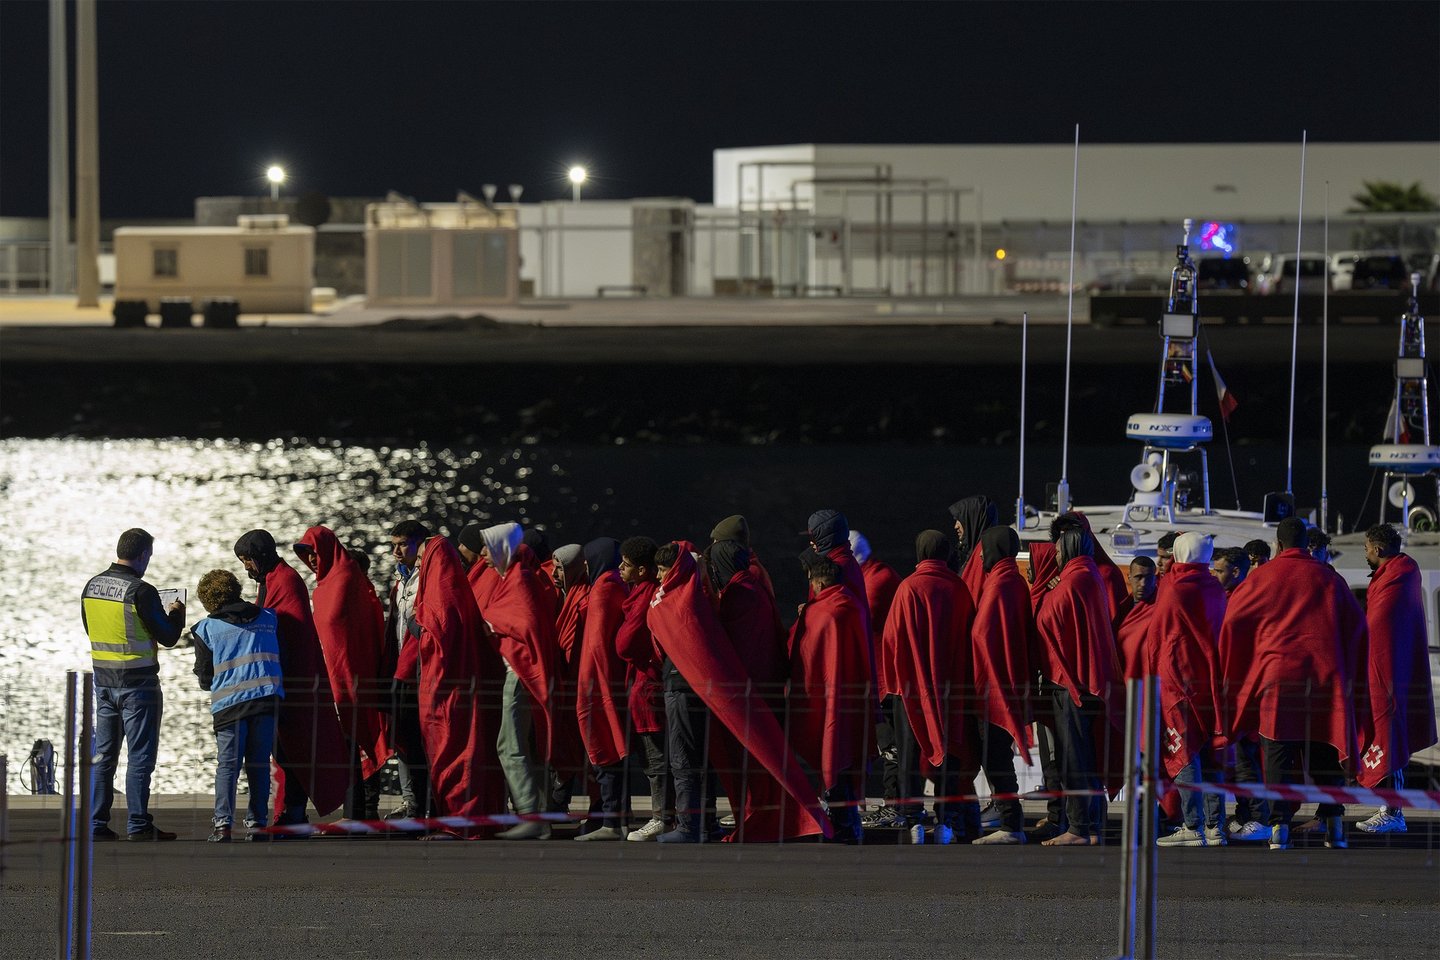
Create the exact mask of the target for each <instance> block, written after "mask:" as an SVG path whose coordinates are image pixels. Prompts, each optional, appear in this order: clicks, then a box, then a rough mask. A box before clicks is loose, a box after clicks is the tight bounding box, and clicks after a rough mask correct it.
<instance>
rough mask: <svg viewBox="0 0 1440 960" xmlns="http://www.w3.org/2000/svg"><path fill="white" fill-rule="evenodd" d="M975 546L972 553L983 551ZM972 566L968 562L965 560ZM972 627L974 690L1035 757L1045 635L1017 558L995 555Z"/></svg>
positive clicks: (986, 710)
mask: <svg viewBox="0 0 1440 960" xmlns="http://www.w3.org/2000/svg"><path fill="white" fill-rule="evenodd" d="M981 553H982V551H980V550H976V551H975V552H974V553H973V554H972V555H971V556H972V557H979V556H981ZM966 567H967V569H968V567H969V564H966ZM980 570H981V573H982V574H983V575H984V581H983V583H982V586H981V588H980V594H979V601H978V602H977V603H976V605H975V623H974V626H972V627H971V628H970V637H971V650H972V657H973V676H974V683H975V694H976V696H977V697H978V698H979V701H980V702H979V708H980V709H981V710H982V711H983V716H984V718H985V719H986V720H987V721H989V722H990V723H993V724H995V725H996V726H997V727H1003V728H1004V729H1005V730H1007V731H1008V732H1009V734H1010V736H1011V737H1013V738H1014V740H1015V743H1016V744H1017V745H1018V746H1019V747H1020V755H1021V756H1022V757H1024V758H1025V762H1026V763H1027V764H1028V763H1029V762H1030V752H1029V751H1028V750H1026V749H1025V747H1026V746H1027V745H1028V744H1029V742H1030V736H1029V733H1030V721H1031V714H1030V696H1031V692H1032V688H1033V687H1034V678H1035V673H1036V666H1035V663H1036V661H1035V659H1033V658H1034V657H1035V656H1036V655H1037V654H1038V653H1039V651H1040V638H1039V635H1038V634H1037V633H1036V631H1035V616H1034V613H1033V612H1032V611H1031V608H1030V594H1029V589H1028V584H1026V583H1025V578H1024V577H1022V576H1021V575H1020V568H1019V567H1018V566H1016V564H1015V561H1014V560H1012V559H1010V558H1008V557H1006V558H1004V559H1001V560H998V561H996V563H995V565H994V566H993V567H991V568H990V571H989V572H988V573H985V569H984V563H983V557H982V560H981V565H980Z"/></svg>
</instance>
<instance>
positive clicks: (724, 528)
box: [710, 513, 775, 599]
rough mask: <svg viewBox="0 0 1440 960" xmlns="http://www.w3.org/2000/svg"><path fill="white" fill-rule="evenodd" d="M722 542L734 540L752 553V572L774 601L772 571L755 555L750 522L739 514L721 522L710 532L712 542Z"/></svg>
mask: <svg viewBox="0 0 1440 960" xmlns="http://www.w3.org/2000/svg"><path fill="white" fill-rule="evenodd" d="M721 540H734V541H735V542H736V543H739V544H740V545H741V546H743V547H744V548H745V549H746V550H748V551H750V572H751V573H753V574H754V575H755V579H756V580H757V581H758V582H759V583H760V584H762V585H763V586H764V587H765V592H766V593H768V594H770V597H771V599H774V597H775V585H774V584H773V583H771V582H770V571H768V570H766V569H765V565H764V564H763V563H761V562H760V557H759V555H758V554H756V553H755V545H754V544H752V543H751V542H750V522H749V521H748V520H746V519H745V518H744V517H743V516H742V515H740V514H738V513H736V514H732V515H731V516H728V517H726V518H725V519H724V520H721V521H720V522H719V523H717V524H715V528H714V529H713V530H711V531H710V542H711V543H718V542H719V541H721Z"/></svg>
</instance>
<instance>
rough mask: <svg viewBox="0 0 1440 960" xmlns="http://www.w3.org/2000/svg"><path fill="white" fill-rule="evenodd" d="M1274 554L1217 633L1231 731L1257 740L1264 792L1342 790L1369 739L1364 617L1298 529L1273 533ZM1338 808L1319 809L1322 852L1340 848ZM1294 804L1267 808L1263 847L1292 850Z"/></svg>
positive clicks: (1288, 525) (1285, 524)
mask: <svg viewBox="0 0 1440 960" xmlns="http://www.w3.org/2000/svg"><path fill="white" fill-rule="evenodd" d="M1275 538H1276V541H1277V545H1278V546H1279V548H1280V552H1279V554H1278V555H1276V557H1275V558H1274V559H1273V560H1271V561H1269V562H1268V563H1266V564H1265V565H1264V566H1262V567H1260V568H1259V569H1258V570H1255V571H1254V572H1253V573H1251V574H1250V575H1249V576H1248V577H1246V578H1245V582H1244V583H1242V584H1241V585H1240V586H1239V587H1237V588H1236V590H1235V592H1234V594H1232V595H1231V597H1230V602H1229V605H1228V606H1227V608H1226V611H1225V625H1224V626H1223V627H1222V628H1221V632H1220V662H1221V665H1222V670H1221V676H1222V677H1224V678H1225V682H1226V685H1227V688H1226V690H1225V696H1226V704H1225V706H1226V708H1227V709H1228V718H1229V731H1230V733H1231V735H1232V736H1233V737H1241V736H1248V735H1249V734H1250V733H1251V732H1254V733H1258V734H1259V736H1260V747H1261V751H1262V753H1263V755H1264V764H1263V766H1264V776H1265V782H1266V783H1298V782H1300V778H1301V776H1302V769H1303V768H1304V767H1308V768H1309V770H1310V776H1311V778H1312V779H1313V780H1314V782H1315V783H1317V784H1333V785H1337V786H1339V785H1343V784H1344V782H1345V772H1344V769H1343V764H1344V762H1345V761H1347V760H1349V761H1351V762H1353V761H1354V760H1356V759H1357V754H1358V749H1359V744H1360V743H1362V742H1364V741H1365V739H1366V737H1367V736H1368V734H1369V719H1370V704H1369V700H1368V698H1367V697H1366V696H1365V693H1364V685H1363V684H1358V683H1357V681H1358V680H1359V679H1360V678H1361V677H1362V676H1364V675H1365V664H1366V652H1367V650H1366V648H1367V630H1366V624H1365V613H1364V611H1363V610H1361V609H1360V604H1359V602H1358V601H1356V599H1355V595H1354V594H1353V593H1351V592H1350V587H1349V586H1348V585H1347V584H1346V582H1345V580H1344V578H1343V577H1341V576H1340V574H1338V573H1336V572H1335V571H1334V570H1333V569H1332V568H1331V567H1330V565H1329V564H1326V563H1321V562H1320V561H1319V560H1316V559H1315V558H1314V557H1312V556H1311V555H1310V552H1309V550H1308V549H1307V548H1306V526H1305V521H1303V520H1301V519H1299V518H1298V517H1286V518H1285V519H1284V520H1281V521H1280V523H1279V524H1278V525H1277V526H1276V529H1275ZM1344 812H1345V808H1344V807H1343V806H1342V805H1340V804H1321V805H1320V808H1319V810H1318V811H1317V819H1318V820H1319V821H1320V822H1321V825H1322V826H1323V829H1324V830H1325V831H1326V845H1327V846H1336V847H1343V846H1344V845H1345V842H1346V841H1345V836H1344V821H1343V820H1342V819H1341V817H1342V815H1343V814H1344ZM1294 815H1295V805H1294V804H1292V803H1288V802H1285V801H1279V800H1277V801H1272V802H1271V804H1270V828H1271V836H1270V848H1271V849H1272V850H1283V849H1286V848H1287V847H1288V846H1289V845H1290V821H1291V820H1292V819H1293V818H1294Z"/></svg>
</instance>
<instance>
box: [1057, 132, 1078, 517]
mask: <svg viewBox="0 0 1440 960" xmlns="http://www.w3.org/2000/svg"><path fill="white" fill-rule="evenodd" d="M1079 191H1080V124H1078V123H1077V124H1075V165H1074V170H1073V172H1072V173H1071V177H1070V283H1069V284H1068V285H1067V286H1066V303H1065V421H1064V426H1063V428H1062V430H1061V434H1060V486H1059V489H1058V490H1056V497H1055V498H1056V501H1057V503H1056V510H1057V511H1058V512H1059V513H1066V512H1068V511H1069V509H1070V353H1071V342H1072V340H1073V336H1074V332H1075V201H1076V198H1077V196H1078V195H1079Z"/></svg>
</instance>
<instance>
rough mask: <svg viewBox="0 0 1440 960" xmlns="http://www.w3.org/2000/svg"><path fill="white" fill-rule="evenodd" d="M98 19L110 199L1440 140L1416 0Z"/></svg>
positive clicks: (42, 197) (686, 177) (252, 7)
mask: <svg viewBox="0 0 1440 960" xmlns="http://www.w3.org/2000/svg"><path fill="white" fill-rule="evenodd" d="M47 9H48V8H47V4H46V3H44V2H43V0H4V2H0V91H3V110H0V214H5V215H11V216H44V215H45V212H46V203H47V201H46V189H47V187H46V184H47V160H46V151H47V139H46V137H47V135H46V123H47V119H46V118H47V64H46V55H47V54H46V52H47V39H46V38H47V33H46V23H47ZM99 36H100V97H101V102H100V110H101V120H100V146H101V190H100V201H101V210H102V215H103V216H105V217H107V218H111V217H126V216H129V217H147V216H149V217H166V216H170V217H175V216H188V215H190V214H191V213H192V211H193V199H194V198H195V197H196V196H204V195H218V194H246V193H253V194H261V193H264V192H265V191H266V186H265V183H264V181H263V179H262V171H263V170H264V168H265V166H266V165H267V164H268V163H270V162H271V161H278V162H281V163H283V164H284V165H285V166H286V168H287V169H288V170H289V171H290V174H291V177H292V182H291V183H290V184H288V185H287V187H286V190H287V192H304V191H308V190H317V191H321V192H323V193H326V194H330V195H336V196H373V195H377V194H382V193H384V192H385V191H386V190H387V189H395V190H399V191H401V192H403V193H406V194H410V195H412V196H415V197H418V198H421V199H424V200H448V199H452V198H453V197H454V194H455V191H456V190H457V189H466V190H469V191H470V192H472V193H474V194H476V195H478V194H479V192H480V186H481V184H482V183H486V182H492V183H498V184H501V185H502V193H501V198H502V199H503V198H504V196H505V194H504V192H503V185H504V184H507V183H512V182H513V183H520V184H523V185H524V186H525V188H526V192H525V199H526V200H542V199H551V198H556V197H561V196H565V195H567V192H568V187H567V185H566V183H565V182H564V179H563V177H564V170H565V168H566V167H567V166H568V165H569V164H570V163H572V162H584V163H586V164H587V165H588V166H589V167H590V168H591V171H592V176H593V177H594V180H593V181H592V182H591V183H590V184H588V185H587V187H586V190H585V196H586V197H587V198H590V197H593V198H604V197H629V196H654V195H682V196H689V197H694V198H696V199H697V200H701V201H705V200H708V199H709V198H710V192H711V178H710V164H711V156H710V152H711V151H712V150H713V149H715V148H717V147H726V146H747V145H760V144H778V143H806V142H832V143H844V142H849V143H886V142H891V143H924V142H930V143H947V142H954V143H986V142H1028V143H1039V142H1068V141H1069V139H1070V137H1071V135H1072V129H1073V125H1074V124H1075V123H1077V122H1078V123H1079V124H1080V125H1081V131H1082V136H1083V138H1084V139H1085V140H1088V141H1090V142H1131V141H1133V142H1147V141H1148V142H1166V141H1221V142H1225V141H1266V142H1274V141H1284V142H1289V141H1292V140H1293V141H1298V139H1299V136H1300V131H1301V129H1302V128H1308V129H1309V131H1310V138H1311V140H1312V141H1347V140H1437V139H1440V3H1435V2H1433V0H1431V2H1421V3H1380V2H1374V3H1353V2H1310V3H1267V2H1248V3H1219V2H1205V3H1179V2H1175V3H1170V2H1158V0H1157V2H1148V3H1079V2H1077V3H1064V4H1053V3H1039V2H1035V3H1023V2H1009V3H999V2H996V3H978V2H951V3H881V2H867V3H822V2H794V3H778V2H777V3H764V4H752V3H683V2H657V3H618V2H616V3H605V2H589V3H572V4H559V3H541V2H520V3H483V2H469V3H460V2H452V3H429V2H396V0H389V2H370V3H362V2H348V0H346V2H342V0H328V2H325V0H312V2H286V3H278V2H277V3H271V2H259V0H254V2H204V0H188V2H134V0H101V2H100V5H99ZM72 67H73V64H72ZM72 93H73V90H72ZM72 145H73V140H72Z"/></svg>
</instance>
